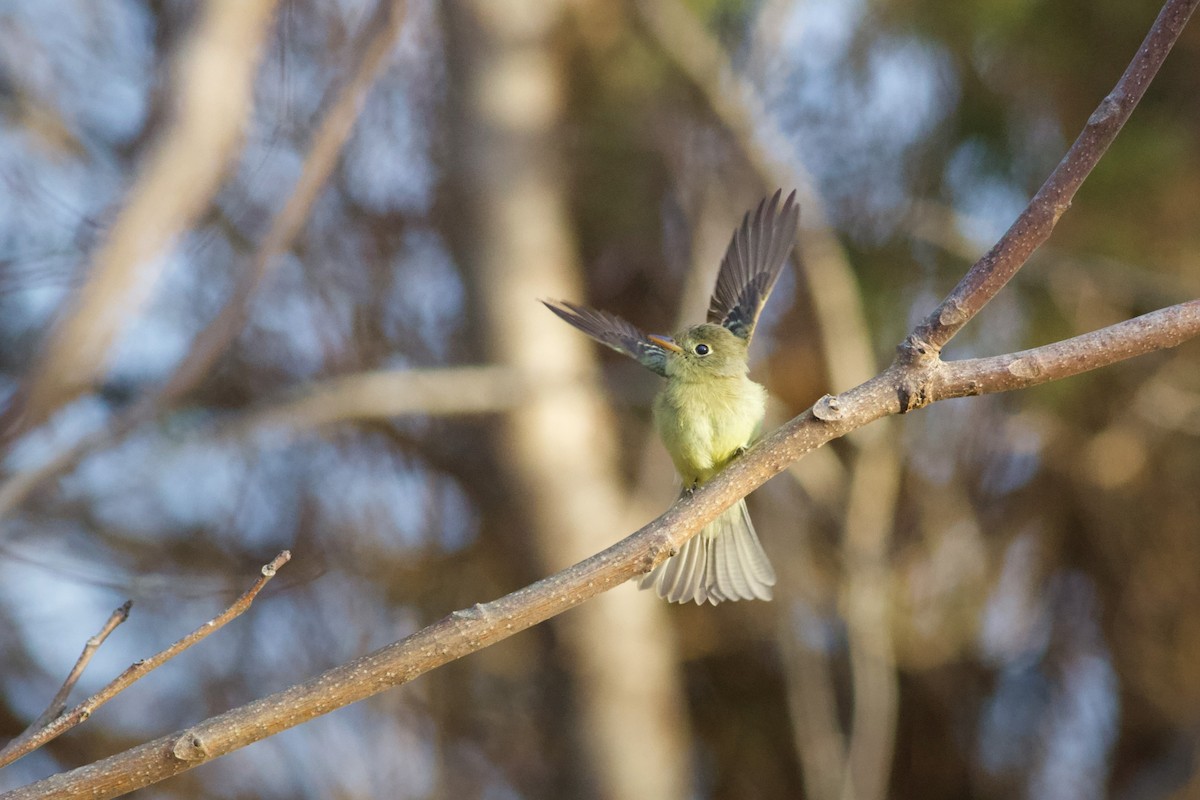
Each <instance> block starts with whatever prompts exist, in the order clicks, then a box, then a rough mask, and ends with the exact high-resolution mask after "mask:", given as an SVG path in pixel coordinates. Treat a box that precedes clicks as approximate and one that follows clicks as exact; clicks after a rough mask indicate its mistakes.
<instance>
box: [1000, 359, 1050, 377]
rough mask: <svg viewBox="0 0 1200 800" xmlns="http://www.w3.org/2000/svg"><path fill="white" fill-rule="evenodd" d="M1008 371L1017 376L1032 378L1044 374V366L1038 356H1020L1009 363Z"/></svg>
mask: <svg viewBox="0 0 1200 800" xmlns="http://www.w3.org/2000/svg"><path fill="white" fill-rule="evenodd" d="M1008 372H1009V374H1011V375H1012V376H1013V377H1015V378H1021V379H1022V380H1031V379H1034V378H1037V376H1039V375H1041V374H1042V366H1041V364H1039V363H1038V360H1037V359H1036V358H1029V357H1027V358H1018V359H1017V360H1016V361H1014V362H1012V363H1011V364H1009V365H1008Z"/></svg>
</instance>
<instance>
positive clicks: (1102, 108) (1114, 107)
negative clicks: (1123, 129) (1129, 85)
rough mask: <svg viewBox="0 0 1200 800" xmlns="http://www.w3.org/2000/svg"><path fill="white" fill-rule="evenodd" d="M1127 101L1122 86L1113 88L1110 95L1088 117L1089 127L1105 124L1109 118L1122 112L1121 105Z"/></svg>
mask: <svg viewBox="0 0 1200 800" xmlns="http://www.w3.org/2000/svg"><path fill="white" fill-rule="evenodd" d="M1124 102H1125V92H1124V91H1123V90H1122V89H1121V88H1119V87H1118V88H1116V89H1113V90H1112V91H1111V92H1109V94H1108V97H1105V98H1104V100H1102V101H1101V102H1100V105H1099V106H1097V107H1096V110H1095V111H1093V112H1092V115H1091V116H1090V117H1088V121H1087V124H1088V127H1089V128H1095V127H1098V126H1100V125H1104V124H1105V123H1107V122H1108V121H1109V120H1111V119H1113V118H1114V117H1116V116H1117V115H1118V114H1120V113H1121V106H1122V105H1123V104H1124Z"/></svg>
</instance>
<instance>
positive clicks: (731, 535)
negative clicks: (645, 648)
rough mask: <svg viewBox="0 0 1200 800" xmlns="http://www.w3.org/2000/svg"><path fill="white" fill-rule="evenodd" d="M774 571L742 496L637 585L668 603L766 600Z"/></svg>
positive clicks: (768, 596) (769, 595) (769, 596)
mask: <svg viewBox="0 0 1200 800" xmlns="http://www.w3.org/2000/svg"><path fill="white" fill-rule="evenodd" d="M774 585H775V570H774V569H772V568H771V562H770V560H769V559H768V558H767V554H766V553H765V552H763V549H762V545H761V544H760V543H759V541H758V534H757V533H755V531H754V524H753V523H752V522H750V513H749V511H747V509H746V502H745V501H744V500H743V501H741V502H739V503H737V504H736V505H734V506H732V507H731V508H730V509H729V510H728V511H726V512H725V513H724V514H722V515H721V516H719V517H717V518H716V519H715V520H713V521H712V522H711V523H710V524H709V525H708V526H707V527H706V528H705V529H704V530H702V531H700V533H698V534H696V535H695V536H693V537H692V538H691V539H689V540H688V541H687V543H686V544H684V546H683V547H682V548H681V549H680V551H679V552H678V553H676V554H675V555H673V556H671V557H670V558H668V559H667V560H666V561H664V562H663V563H662V564H659V565H658V566H657V567H656V568H655V569H654V570H653V571H652V572H650V573H649V574H647V575H646V576H644V577H643V578H642V580H641V582H640V583H639V586H640V587H641V588H642V589H649V588H650V587H652V586H653V587H654V589H655V591H657V592H658V596H659V597H661V598H663V599H665V600H668V601H670V602H672V603H688V602H695V603H696V604H697V605H701V604H703V603H705V602H709V603H712V604H713V605H716V604H717V603H720V602H722V601H724V600H770V599H771V587H772V586H774Z"/></svg>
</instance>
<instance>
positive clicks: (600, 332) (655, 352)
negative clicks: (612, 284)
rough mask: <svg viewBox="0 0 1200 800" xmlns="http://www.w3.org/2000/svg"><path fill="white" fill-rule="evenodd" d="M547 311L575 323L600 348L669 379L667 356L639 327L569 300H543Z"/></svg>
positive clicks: (615, 316)
mask: <svg viewBox="0 0 1200 800" xmlns="http://www.w3.org/2000/svg"><path fill="white" fill-rule="evenodd" d="M542 303H543V304H544V305H545V306H546V308H548V309H550V310H551V311H553V312H554V313H555V314H557V315H558V316H559V317H561V318H562V319H563V320H565V321H566V322H569V323H571V324H572V325H574V326H575V327H576V328H578V329H579V330H581V331H583V332H584V333H586V334H587V335H588V336H590V337H592V338H593V339H595V340H596V341H597V342H600V344H603V345H607V346H608V347H611V348H612V349H613V350H616V351H617V352H618V353H624V354H625V355H627V356H629V357H630V358H633V359H636V360H637V361H638V363H640V364H641V365H642V366H644V367H646V368H647V369H649V370H653V371H654V372H657V373H658V374H659V375H662V376H663V377H666V375H667V353H666V351H665V350H663V349H662V348H661V347H659V346H658V345H656V344H655V343H654V342H652V341H650V340H649V339H647V338H646V334H644V333H642V331H641V330H639V329H638V328H637V327H636V326H634V325H632V324H630V323H628V322H626V321H625V320H623V319H621V318H620V317H618V316H617V315H616V314H610V313H608V312H607V311H598V310H596V309H594V308H588V307H587V306H581V305H576V304H575V303H569V302H567V301H566V300H543V301H542Z"/></svg>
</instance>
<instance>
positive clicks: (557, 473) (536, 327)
mask: <svg viewBox="0 0 1200 800" xmlns="http://www.w3.org/2000/svg"><path fill="white" fill-rule="evenodd" d="M456 11H458V12H461V13H456V14H455V15H454V19H453V20H452V21H451V24H452V25H458V26H459V27H460V28H462V29H463V30H458V31H457V32H456V35H457V36H460V37H461V38H460V42H461V44H462V52H461V53H460V55H461V56H462V64H463V67H462V69H463V72H462V75H461V76H460V81H461V82H460V88H461V91H460V92H459V93H458V96H459V97H461V102H462V108H460V109H457V112H458V113H457V119H456V122H457V124H458V125H459V126H460V130H459V131H458V132H457V134H456V138H457V143H458V145H459V148H460V149H458V150H457V152H458V157H459V158H461V159H462V160H463V161H464V162H465V163H464V165H463V174H466V175H469V176H470V179H471V180H472V182H473V183H472V185H470V186H461V187H458V196H459V197H460V198H461V201H462V202H464V203H466V205H467V207H466V208H464V209H463V211H464V213H465V214H466V216H467V217H468V218H469V219H470V220H471V221H472V224H471V225H470V226H469V227H470V228H471V230H472V231H473V237H472V241H471V242H470V244H469V245H468V247H469V256H468V258H469V260H470V269H471V271H472V274H473V279H474V281H475V283H476V286H475V291H476V293H477V302H478V303H479V305H480V312H481V314H482V321H481V323H480V329H479V330H480V334H481V336H482V337H483V339H484V348H485V352H486V355H487V356H489V357H490V358H491V359H492V360H493V361H495V362H499V363H501V364H504V365H507V366H511V367H514V368H517V369H519V370H522V371H525V372H527V373H530V374H533V375H534V376H535V377H536V376H544V380H542V383H543V385H545V386H546V390H545V391H544V392H542V393H541V394H540V396H539V397H538V398H537V399H536V400H534V401H533V402H531V403H529V404H527V405H525V406H524V407H522V408H520V409H518V410H517V411H515V412H513V413H511V414H510V415H509V416H508V418H507V421H506V424H505V425H504V426H503V427H502V432H501V434H500V436H501V442H500V446H499V448H498V451H499V452H500V453H501V454H502V457H503V458H506V459H507V461H506V462H505V463H504V464H503V465H502V466H503V468H504V469H505V470H506V471H507V472H508V478H509V480H510V481H511V484H512V490H513V497H514V500H515V501H516V502H517V503H518V504H520V507H521V509H520V510H521V511H522V513H523V515H524V516H525V517H526V518H527V519H528V520H529V522H530V525H531V528H532V536H533V549H534V550H535V551H536V552H537V553H538V554H539V556H540V559H541V562H542V563H541V564H539V565H538V566H537V568H536V571H537V572H547V571H552V570H557V569H560V568H562V567H565V566H567V565H569V564H570V563H571V562H573V561H575V560H577V559H580V558H582V557H585V556H586V555H588V554H590V553H593V552H595V551H597V550H599V549H601V548H603V547H604V546H606V545H607V544H610V543H611V542H613V541H614V540H615V539H616V538H617V537H618V536H619V535H620V534H621V532H622V531H625V530H628V529H629V527H630V520H628V518H627V514H626V513H625V509H626V507H627V502H626V496H625V495H626V493H625V490H624V489H623V487H622V485H621V481H620V475H619V470H618V464H617V452H616V448H615V444H616V442H617V440H618V436H617V431H616V429H615V426H614V424H613V419H612V417H611V414H610V411H609V409H608V408H607V406H606V404H605V403H604V401H603V395H602V390H601V389H600V387H599V385H598V383H597V381H596V380H595V379H594V372H595V362H594V351H593V349H592V346H591V345H590V344H589V343H588V342H587V340H586V339H585V337H582V336H578V335H574V334H572V333H571V331H569V330H568V329H567V328H566V327H565V326H563V325H562V323H561V322H560V321H559V320H557V319H556V318H555V317H554V315H553V314H550V313H549V312H547V311H545V310H544V309H543V308H542V307H541V305H540V304H539V303H537V298H539V297H566V298H575V299H583V297H582V292H583V289H582V286H583V281H582V280H581V279H580V276H579V265H578V262H577V257H576V253H575V245H574V242H573V241H572V235H571V232H570V224H569V220H568V197H567V195H566V182H565V180H564V179H565V177H566V175H565V173H564V170H563V168H562V164H561V163H560V158H559V154H558V152H557V143H558V142H559V141H561V137H560V132H559V131H558V126H559V125H560V124H561V122H562V119H561V117H562V113H563V106H564V92H565V87H564V86H562V85H561V79H562V76H563V75H564V73H565V69H564V64H563V57H562V54H561V52H559V48H558V47H557V43H556V42H555V39H554V33H555V28H556V26H557V25H558V24H559V23H560V21H561V19H562V16H563V14H564V12H565V11H566V3H564V2H560V1H558V0H547V1H546V2H542V3H524V2H494V1H493V0H486V1H485V0H474V1H468V2H463V3H461V4H460V5H459V7H458V8H457V9H456ZM564 375H570V376H579V379H578V380H574V381H572V382H571V383H570V384H569V385H567V386H565V387H564V386H562V378H563V376H564ZM551 387H553V388H551ZM664 610H665V607H664V606H662V605H660V604H659V603H658V602H657V601H656V600H654V599H653V598H651V597H648V596H643V595H640V594H639V593H637V592H634V591H632V588H631V587H630V588H629V589H622V590H619V591H615V592H611V593H609V594H606V595H604V596H602V597H600V598H598V599H597V600H596V601H595V602H592V603H589V604H587V605H586V606H584V607H582V608H580V609H579V610H577V611H575V612H574V613H572V614H570V615H567V616H565V617H562V618H560V619H559V620H558V621H557V622H556V625H557V626H558V632H559V634H560V636H561V637H562V641H563V643H564V645H565V647H566V648H567V650H568V652H569V657H570V659H571V661H572V662H573V664H574V667H573V670H572V672H573V676H574V680H575V684H574V689H575V692H576V707H577V708H578V710H579V714H580V715H581V717H582V731H583V736H582V737H581V738H582V741H583V743H584V746H585V747H586V748H587V749H588V751H589V757H590V760H591V765H590V766H591V768H592V769H593V770H594V773H595V778H596V786H595V790H594V793H595V795H596V796H598V797H605V798H614V799H615V800H625V799H628V800H640V799H641V798H647V797H653V798H664V800H670V798H681V797H683V796H685V794H686V792H687V789H688V780H687V777H686V772H685V766H686V763H687V749H688V746H687V741H688V740H687V737H686V735H685V733H684V731H685V727H684V726H685V714H684V708H683V698H682V696H681V692H680V690H679V687H680V685H681V680H680V676H679V674H678V670H677V667H676V662H675V655H674V647H673V638H672V636H671V632H670V630H669V628H668V627H667V625H666V620H665V615H664Z"/></svg>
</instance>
